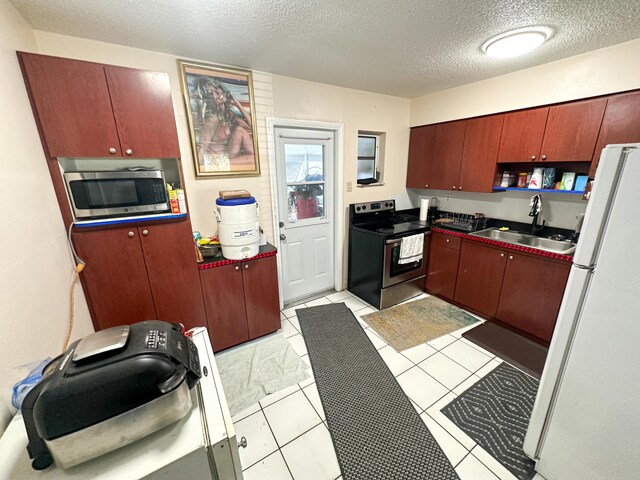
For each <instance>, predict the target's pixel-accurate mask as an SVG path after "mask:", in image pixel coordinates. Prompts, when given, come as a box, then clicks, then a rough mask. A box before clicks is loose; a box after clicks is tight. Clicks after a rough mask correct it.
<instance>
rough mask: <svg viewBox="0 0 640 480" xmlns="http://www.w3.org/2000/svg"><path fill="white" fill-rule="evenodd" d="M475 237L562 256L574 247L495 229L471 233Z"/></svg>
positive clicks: (548, 239)
mask: <svg viewBox="0 0 640 480" xmlns="http://www.w3.org/2000/svg"><path fill="white" fill-rule="evenodd" d="M470 235H473V236H475V237H482V238H490V239H491V240H497V241H499V242H505V243H511V244H513V245H522V246H525V247H530V248H537V249H538V250H544V251H546V252H553V253H561V254H563V255H571V254H572V253H573V252H574V251H575V249H576V246H575V245H574V244H573V243H571V242H564V241H560V240H551V239H550V238H542V237H536V236H534V235H529V234H526V233H519V232H503V231H500V230H499V229H497V228H495V227H494V228H487V229H485V230H480V231H479V232H475V233H471V234H470Z"/></svg>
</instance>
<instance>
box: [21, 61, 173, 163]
mask: <svg viewBox="0 0 640 480" xmlns="http://www.w3.org/2000/svg"><path fill="white" fill-rule="evenodd" d="M18 59H19V61H20V65H21V67H22V72H23V76H24V78H25V83H26V86H27V91H28V93H29V97H30V100H31V106H32V108H33V111H34V113H35V117H36V122H37V123H38V127H39V131H40V136H41V139H42V143H43V145H44V147H45V151H46V153H47V156H48V157H49V158H55V157H103V158H104V157H131V158H178V157H179V156H180V150H179V147H178V136H177V133H176V123H175V117H174V114H173V101H172V99H171V87H170V84H169V77H168V75H167V74H166V73H156V72H147V71H144V70H136V69H133V68H124V67H115V66H111V65H102V64H99V63H92V62H83V61H79V60H71V59H67V58H58V57H50V56H45V55H36V54H31V53H23V52H18Z"/></svg>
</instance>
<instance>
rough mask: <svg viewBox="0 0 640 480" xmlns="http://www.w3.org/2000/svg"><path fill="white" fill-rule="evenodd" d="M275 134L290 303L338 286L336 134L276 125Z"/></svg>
mask: <svg viewBox="0 0 640 480" xmlns="http://www.w3.org/2000/svg"><path fill="white" fill-rule="evenodd" d="M274 135H275V149H276V178H277V183H278V187H277V188H278V213H279V216H280V231H279V232H278V233H279V235H280V254H281V261H282V277H283V278H282V280H283V281H282V290H283V291H282V296H283V301H284V302H285V303H287V302H290V301H292V300H295V299H298V298H302V297H306V296H309V295H312V294H314V293H318V292H322V291H324V290H328V289H331V288H333V287H334V274H333V265H334V241H333V222H334V195H333V193H334V185H333V183H334V182H333V170H334V169H333V163H334V157H335V153H334V149H335V147H334V132H332V131H329V130H314V129H302V128H283V127H276V128H275V129H274Z"/></svg>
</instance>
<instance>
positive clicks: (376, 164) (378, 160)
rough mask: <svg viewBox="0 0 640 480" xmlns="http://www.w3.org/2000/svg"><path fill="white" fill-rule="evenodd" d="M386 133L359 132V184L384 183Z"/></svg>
mask: <svg viewBox="0 0 640 480" xmlns="http://www.w3.org/2000/svg"><path fill="white" fill-rule="evenodd" d="M383 150H384V133H379V132H358V170H357V183H358V185H370V184H373V183H375V184H380V183H382V152H383Z"/></svg>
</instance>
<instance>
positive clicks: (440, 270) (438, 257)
mask: <svg viewBox="0 0 640 480" xmlns="http://www.w3.org/2000/svg"><path fill="white" fill-rule="evenodd" d="M459 257H460V238H459V237H453V236H450V235H445V234H442V233H438V232H433V233H432V234H431V244H430V247H429V262H428V264H427V279H426V283H425V288H426V289H427V290H428V291H429V292H430V293H433V294H435V295H439V296H441V297H444V298H448V299H453V295H454V292H455V288H456V278H457V275H458V259H459Z"/></svg>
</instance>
